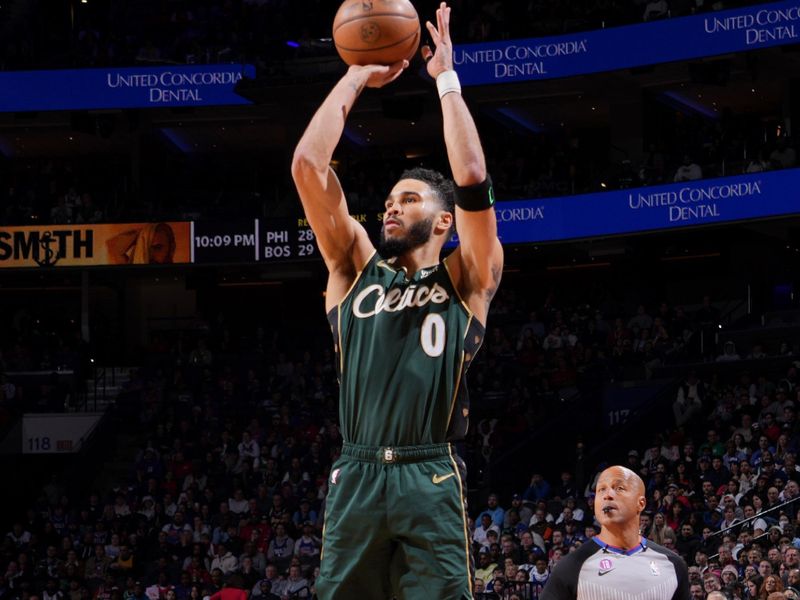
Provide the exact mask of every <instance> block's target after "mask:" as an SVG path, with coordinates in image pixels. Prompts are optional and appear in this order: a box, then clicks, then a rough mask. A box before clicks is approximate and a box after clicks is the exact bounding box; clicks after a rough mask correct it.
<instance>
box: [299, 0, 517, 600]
mask: <svg viewBox="0 0 800 600" xmlns="http://www.w3.org/2000/svg"><path fill="white" fill-rule="evenodd" d="M449 21H450V8H449V7H447V5H446V4H445V3H442V4H441V5H440V8H439V9H438V10H437V26H435V27H434V26H433V25H432V24H431V23H428V24H427V27H428V30H429V32H430V34H431V37H432V39H433V42H434V44H435V46H436V50H435V53H432V52H431V50H430V49H429V48H425V49H423V54H424V55H425V56H426V57H427V59H428V64H427V68H428V72H429V73H430V75H431V76H432V77H434V78H435V79H436V82H437V89H438V92H439V96H440V102H441V107H442V114H443V120H444V139H445V144H446V146H447V153H448V158H449V161H450V167H451V170H452V173H453V178H454V180H455V186H453V184H452V183H451V182H449V181H447V180H446V179H445V178H444V177H443V176H441V175H440V174H438V173H436V172H433V171H428V170H422V169H415V170H412V171H409V172H406V173H405V174H403V176H402V177H401V178H400V180H399V181H398V182H397V183H396V185H395V186H394V187H393V188H392V190H391V191H390V192H389V193H388V195H387V197H386V201H385V213H384V216H383V229H382V233H381V244H380V247H379V249H378V250H377V251H376V249H375V248H374V247H373V245H372V243H371V242H370V240H369V238H368V237H367V234H366V232H365V231H364V229H363V228H362V226H361V225H360V224H359V223H357V222H356V221H355V220H354V219H352V218H350V216H349V215H348V212H347V205H346V203H345V195H344V193H343V192H342V189H341V187H340V184H339V181H338V179H337V177H336V174H335V173H334V172H333V170H331V169H330V168H329V166H328V165H329V163H330V161H331V156H332V155H333V151H334V149H335V148H336V145H337V143H338V142H339V138H340V137H341V135H342V131H343V128H344V124H345V119H346V118H347V115H348V114H349V113H350V110H351V109H352V107H353V104H354V103H355V101H356V99H357V98H358V96H359V94H360V93H361V91H362V90H363V89H364V88H365V87H381V86H384V85H386V84H388V83H390V82H391V81H393V80H394V79H396V78H397V77H398V76H399V75H400V74H401V72H402V71H403V70H404V69H405V68H406V67H407V66H408V62H406V61H404V62H403V63H402V64H400V63H398V64H395V65H393V66H391V67H387V66H375V65H373V66H365V67H359V66H354V67H350V69H349V70H348V72H347V74H346V75H345V76H344V77H343V78H342V79H341V80H340V81H339V82H338V83H337V84H336V86H335V87H334V88H333V91H331V93H330V95H329V96H328V97H327V98H326V99H325V101H324V102H323V103H322V105H321V106H320V108H319V109H318V110H317V112H316V114H315V115H314V117H313V118H312V120H311V123H310V124H309V126H308V128H307V130H306V132H305V134H304V135H303V137H302V139H301V140H300V142H299V144H298V146H297V149H296V151H295V155H294V160H293V163H292V174H293V177H294V180H295V184H296V186H297V190H298V192H299V194H300V198H301V200H302V203H303V208H304V209H305V213H306V216H307V218H308V221H309V223H310V224H311V227H312V228H313V230H314V233H315V235H316V237H317V241H318V244H319V248H320V251H321V253H322V256H323V258H324V260H325V264H326V266H327V268H328V272H329V276H328V283H327V295H326V310H327V313H328V319H329V321H330V324H331V327H332V330H333V335H334V344H335V349H336V351H337V353H338V359H339V379H340V387H341V392H340V404H339V416H340V420H341V428H342V435H343V438H344V447H343V449H342V458H341V460H339V461H338V462H337V463H336V464H335V465H333V469H332V471H331V476H330V481H329V486H328V487H329V492H328V498H327V510H326V515H325V528H324V531H323V548H322V565H321V569H320V576H319V578H318V580H317V583H316V588H317V594H318V596H319V598H320V599H321V600H330V599H337V600H351V599H354V598H358V599H359V600H373V599H374V600H388V599H389V598H392V597H396V598H398V600H416V599H419V600H423V599H424V600H437V599H440V600H459V599H462V598H466V599H471V598H472V597H473V595H472V589H471V586H472V578H471V575H470V565H471V559H470V551H469V539H468V535H467V517H466V514H465V510H464V508H465V506H464V497H463V495H464V491H465V490H464V485H465V482H464V468H463V462H461V461H460V459H459V458H458V457H457V455H456V454H455V453H454V451H453V448H452V446H451V444H450V442H452V441H455V440H458V439H460V438H461V437H463V435H464V434H465V432H466V429H467V417H468V414H469V407H468V400H467V395H466V390H465V389H464V383H465V372H466V369H467V367H468V366H469V363H470V361H471V360H472V358H473V357H474V356H475V353H476V352H477V351H478V348H479V347H480V345H481V342H482V341H483V337H484V331H485V328H484V326H485V323H486V316H487V313H488V310H489V302H490V301H491V299H492V297H493V296H494V293H495V291H496V290H497V286H498V285H499V283H500V276H501V273H502V268H503V251H502V247H501V245H500V242H499V240H498V239H497V223H496V220H495V214H494V209H493V204H494V197H493V193H492V189H491V183H490V181H489V178H488V176H487V173H486V166H485V161H484V156H483V150H482V149H481V144H480V140H479V138H478V133H477V130H476V128H475V124H474V122H473V120H472V117H471V115H470V113H469V111H468V109H467V106H466V104H465V103H464V100H463V99H462V97H461V93H460V86H459V83H458V77H457V76H456V73H455V71H453V48H452V43H451V40H450V34H449ZM453 201H454V202H455V208H453V206H452V204H451V202H453ZM454 222H455V227H456V229H457V231H458V236H459V240H460V246H459V247H458V248H456V249H455V250H454V251H453V252H451V253H450V255H449V256H448V257H447V258H445V259H444V260H440V253H441V251H442V247H443V245H444V244H445V242H446V241H447V240H448V239H449V238H450V236H451V232H452V229H453V227H454Z"/></svg>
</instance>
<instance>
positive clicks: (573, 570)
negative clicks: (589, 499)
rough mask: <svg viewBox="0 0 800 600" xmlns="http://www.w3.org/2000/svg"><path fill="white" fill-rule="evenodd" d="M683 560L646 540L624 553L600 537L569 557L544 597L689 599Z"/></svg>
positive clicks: (570, 599)
mask: <svg viewBox="0 0 800 600" xmlns="http://www.w3.org/2000/svg"><path fill="white" fill-rule="evenodd" d="M689 598H690V595H689V571H688V569H687V568H686V563H684V562H683V559H682V558H681V557H680V556H678V555H677V554H675V553H674V552H672V551H671V550H667V549H666V548H664V547H663V546H659V545H658V544H654V543H653V542H650V541H647V540H644V539H642V542H641V544H640V545H639V546H637V547H636V548H634V549H633V550H629V551H627V552H626V551H624V550H622V549H621V548H615V547H613V546H609V545H608V544H605V543H604V542H602V541H601V540H600V539H599V538H594V539H593V541H588V542H586V543H584V544H583V545H582V546H581V547H580V548H578V549H577V550H575V551H574V552H570V553H569V554H567V555H566V556H564V557H563V558H562V559H561V560H560V561H559V563H558V565H556V567H555V568H554V569H553V573H552V575H551V576H550V579H549V580H548V581H547V584H546V585H545V586H544V590H542V594H541V595H540V596H539V600H576V599H577V600H689Z"/></svg>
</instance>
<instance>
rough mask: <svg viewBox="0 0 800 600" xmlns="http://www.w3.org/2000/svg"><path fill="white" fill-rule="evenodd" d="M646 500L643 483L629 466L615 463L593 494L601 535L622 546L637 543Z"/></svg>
mask: <svg viewBox="0 0 800 600" xmlns="http://www.w3.org/2000/svg"><path fill="white" fill-rule="evenodd" d="M646 503H647V499H646V498H645V488H644V482H643V481H642V478H641V477H639V476H638V475H637V474H636V473H634V472H633V471H631V470H630V469H628V468H625V467H622V466H613V467H609V468H608V469H606V470H605V471H603V472H602V473H600V477H599V478H598V479H597V486H596V488H595V495H594V513H595V516H596V517H597V521H598V522H599V523H600V526H601V528H602V529H601V531H600V538H601V539H602V540H603V541H605V542H606V543H608V544H612V545H615V546H620V547H622V548H632V547H633V546H635V545H637V544H638V543H639V541H640V538H639V514H640V513H641V512H642V511H643V510H644V507H645V505H646Z"/></svg>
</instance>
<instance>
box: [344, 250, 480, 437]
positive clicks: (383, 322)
mask: <svg viewBox="0 0 800 600" xmlns="http://www.w3.org/2000/svg"><path fill="white" fill-rule="evenodd" d="M328 320H329V321H330V324H331V328H332V330H333V338H334V344H335V347H336V354H337V359H338V366H339V384H340V396H339V416H340V421H341V428H342V436H343V438H344V441H346V442H349V443H352V444H360V445H365V446H413V445H420V444H440V443H444V442H447V441H454V440H458V439H461V438H462V437H463V436H464V434H465V433H466V429H467V419H468V416H469V399H468V397H467V390H466V371H467V368H468V367H469V364H470V362H471V360H472V358H473V357H474V356H475V353H476V352H477V351H478V349H479V348H480V345H481V342H482V341H483V337H484V328H483V325H481V323H480V322H478V320H477V319H475V318H474V316H473V315H472V313H471V312H470V310H469V309H468V308H467V306H466V304H465V303H464V302H463V301H462V300H461V298H460V297H459V295H458V292H457V291H456V289H455V286H454V285H453V282H452V280H451V279H450V274H449V272H448V270H447V265H446V260H445V261H443V262H441V263H439V264H438V265H436V266H434V267H431V268H428V269H421V270H420V271H419V272H417V273H416V274H415V275H414V276H413V277H412V278H410V279H409V278H408V277H407V276H406V272H405V271H404V270H403V269H401V268H395V267H394V266H392V264H391V263H390V262H388V261H386V260H384V259H383V258H381V256H380V255H379V254H378V253H377V252H376V253H375V254H373V255H372V258H370V260H369V262H368V263H367V265H366V266H365V267H364V270H363V271H361V273H359V274H358V276H357V277H356V281H355V282H354V283H353V286H352V288H351V289H350V291H349V292H348V293H347V295H346V296H345V297H344V299H343V300H342V301H341V302H340V303H339V305H338V306H337V307H336V308H334V309H333V310H331V311H330V313H329V314H328Z"/></svg>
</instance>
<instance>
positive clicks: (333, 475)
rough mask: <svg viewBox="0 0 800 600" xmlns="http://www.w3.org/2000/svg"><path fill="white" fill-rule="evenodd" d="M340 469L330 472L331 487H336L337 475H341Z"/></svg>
mask: <svg viewBox="0 0 800 600" xmlns="http://www.w3.org/2000/svg"><path fill="white" fill-rule="evenodd" d="M341 472H342V470H341V469H334V470H333V471H331V485H336V484H337V483H339V473H341Z"/></svg>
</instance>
